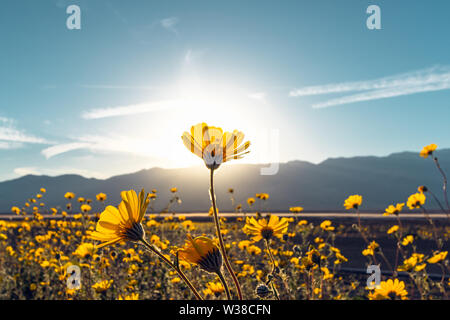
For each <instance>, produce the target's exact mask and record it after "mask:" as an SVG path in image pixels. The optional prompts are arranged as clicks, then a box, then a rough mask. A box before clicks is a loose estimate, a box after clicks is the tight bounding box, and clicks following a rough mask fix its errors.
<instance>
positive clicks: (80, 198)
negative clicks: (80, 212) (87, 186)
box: [78, 197, 86, 203]
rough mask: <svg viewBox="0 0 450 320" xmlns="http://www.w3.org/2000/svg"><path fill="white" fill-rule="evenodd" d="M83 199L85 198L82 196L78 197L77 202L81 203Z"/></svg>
mask: <svg viewBox="0 0 450 320" xmlns="http://www.w3.org/2000/svg"><path fill="white" fill-rule="evenodd" d="M85 201H86V199H85V198H83V197H78V202H79V203H82V202H85Z"/></svg>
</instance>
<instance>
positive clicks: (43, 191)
mask: <svg viewBox="0 0 450 320" xmlns="http://www.w3.org/2000/svg"><path fill="white" fill-rule="evenodd" d="M39 191H40V192H42V193H46V192H47V190H45V188H41V189H39Z"/></svg>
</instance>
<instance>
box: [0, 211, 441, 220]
mask: <svg viewBox="0 0 450 320" xmlns="http://www.w3.org/2000/svg"><path fill="white" fill-rule="evenodd" d="M273 214H275V215H278V216H280V217H295V216H297V218H298V219H327V220H348V219H356V217H357V216H356V213H351V212H348V213H333V212H324V213H321V212H314V213H299V214H292V213H273ZM155 215H156V216H157V217H159V218H162V217H167V216H174V217H175V218H177V217H179V216H180V215H183V216H185V217H186V218H188V219H190V220H198V221H201V220H208V219H210V218H211V217H210V216H209V215H208V214H207V213H200V212H198V213H176V214H174V215H172V214H171V213H168V214H167V213H166V214H158V213H156V214H155ZM253 215H254V214H253V213H252V214H249V213H247V214H246V216H253ZM265 215H266V213H262V216H263V217H264V216H265ZM28 216H29V217H31V216H30V215H28ZM71 216H72V215H68V218H70V217H71ZM147 216H148V215H147ZM220 216H221V217H225V218H238V217H244V214H243V213H227V212H225V213H220ZM43 217H44V219H48V218H50V219H60V218H61V215H60V214H57V215H56V216H53V215H51V214H43ZM360 217H361V219H363V220H386V221H389V220H394V219H396V217H395V216H383V215H382V214H381V213H361V214H360ZM400 217H401V219H402V220H422V219H425V216H424V215H423V213H401V214H400ZM430 217H431V218H432V219H433V220H436V219H438V220H441V219H449V218H448V217H447V215H446V214H445V213H432V214H430ZM23 218H24V216H18V215H15V214H0V220H22V219H23Z"/></svg>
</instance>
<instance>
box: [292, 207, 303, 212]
mask: <svg viewBox="0 0 450 320" xmlns="http://www.w3.org/2000/svg"><path fill="white" fill-rule="evenodd" d="M289 211H290V212H292V213H299V212H302V211H303V208H302V207H290V208H289Z"/></svg>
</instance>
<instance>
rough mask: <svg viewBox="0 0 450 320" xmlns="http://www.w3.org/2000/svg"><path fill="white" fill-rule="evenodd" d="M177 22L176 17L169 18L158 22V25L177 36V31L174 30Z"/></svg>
mask: <svg viewBox="0 0 450 320" xmlns="http://www.w3.org/2000/svg"><path fill="white" fill-rule="evenodd" d="M178 22H179V20H178V18H176V17H170V18H165V19H162V20H160V21H159V23H160V25H161V26H162V27H163V28H164V29H167V30H169V31H171V32H173V33H176V34H178V31H177V29H176V28H175V26H176V25H177V24H178Z"/></svg>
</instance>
